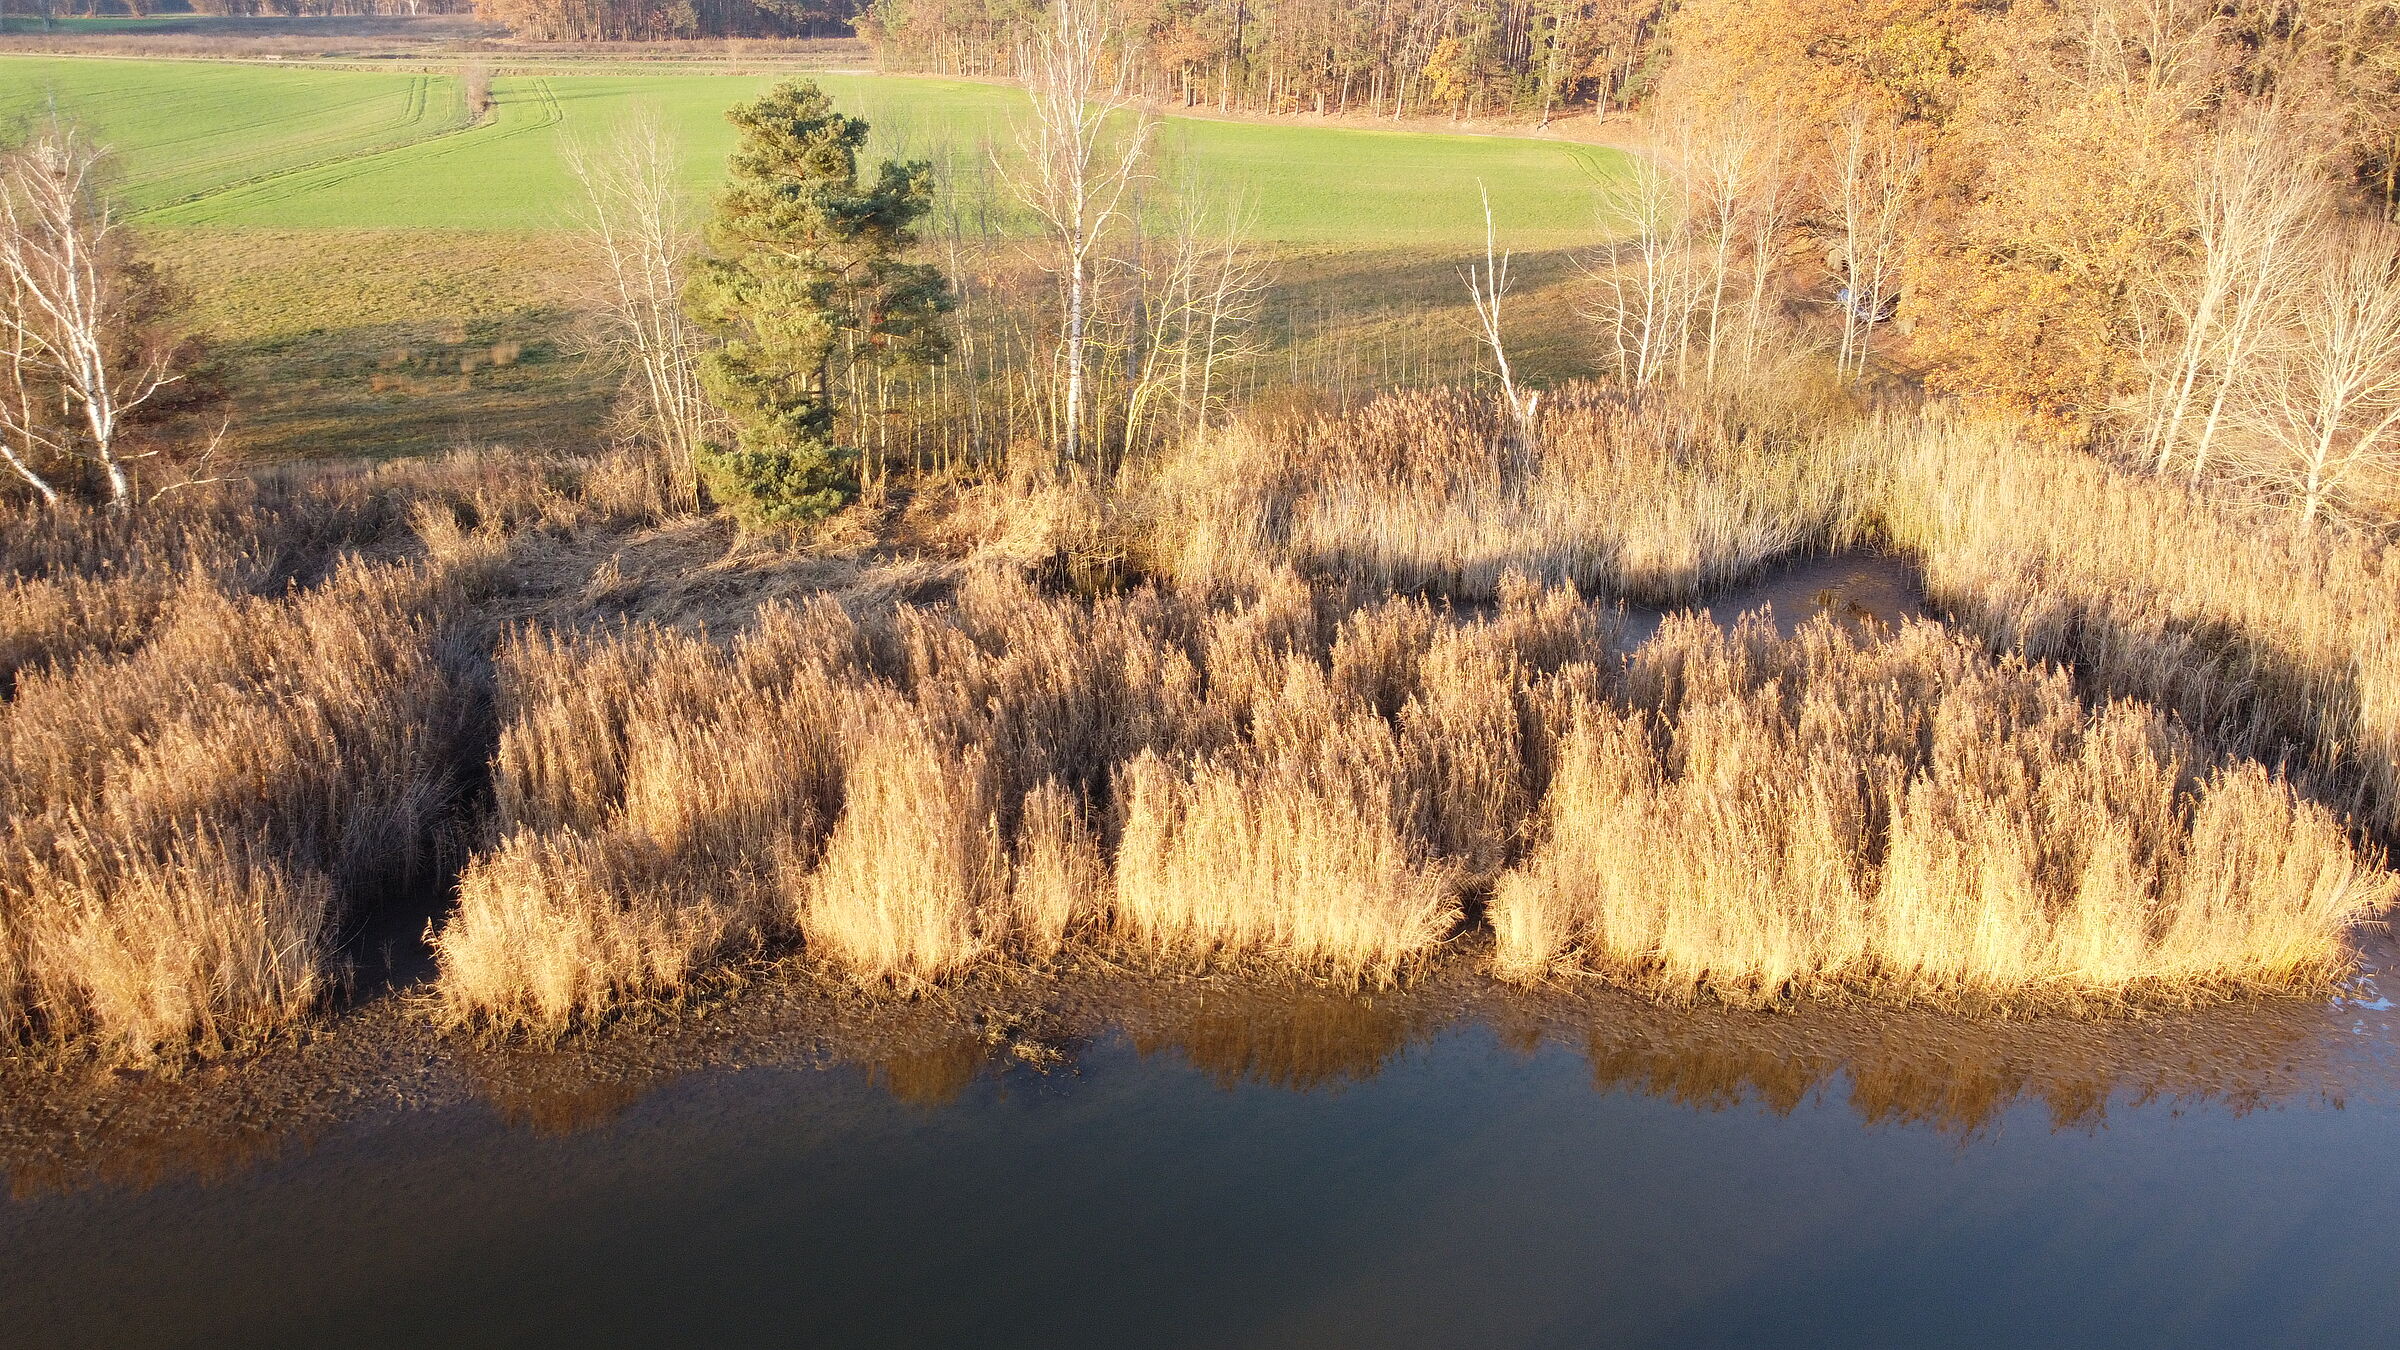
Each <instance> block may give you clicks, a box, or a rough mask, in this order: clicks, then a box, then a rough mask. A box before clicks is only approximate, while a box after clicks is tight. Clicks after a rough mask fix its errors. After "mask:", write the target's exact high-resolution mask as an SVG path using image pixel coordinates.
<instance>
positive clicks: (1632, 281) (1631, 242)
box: [1590, 143, 1692, 389]
mask: <svg viewBox="0 0 2400 1350" xmlns="http://www.w3.org/2000/svg"><path fill="white" fill-rule="evenodd" d="M1677 154H1678V151H1677V150H1676V149H1674V148H1672V147H1669V146H1666V145H1662V144H1655V143H1654V144H1653V145H1652V146H1651V147H1649V148H1648V149H1646V150H1645V151H1644V152H1642V153H1638V154H1636V155H1635V156H1633V159H1632V162H1631V164H1630V165H1629V166H1628V167H1627V170H1626V172H1625V174H1624V176H1623V177H1622V178H1620V179H1618V180H1617V181H1616V182H1615V183H1613V184H1611V185H1610V186H1609V187H1607V188H1605V189H1603V190H1602V192H1601V194H1600V218H1601V227H1602V228H1603V229H1610V230H1615V231H1619V232H1620V234H1619V237H1618V239H1617V240H1616V242H1615V243H1613V244H1612V245H1611V246H1610V247H1609V249H1608V251H1607V253H1606V254H1605V255H1604V256H1603V257H1601V258H1600V259H1599V260H1598V261H1597V262H1596V263H1595V264H1594V265H1593V266H1592V268H1591V269H1590V270H1591V271H1592V272H1593V273H1594V274H1595V277H1596V281H1597V291H1598V302H1597V304H1596V305H1595V307H1594V308H1593V309H1592V311H1591V312H1590V317H1591V318H1592V320H1593V321H1594V322H1596V323H1597V324H1598V325H1599V327H1600V332H1601V340H1602V341H1603V342H1604V343H1605V344H1606V345H1607V347H1608V349H1609V355H1610V356H1611V357H1612V358H1614V360H1615V363H1616V367H1617V379H1618V381H1619V382H1620V383H1622V384H1624V385H1625V387H1626V388H1628V389H1641V388H1645V387H1647V386H1649V385H1651V384H1654V383H1657V382H1659V381H1661V380H1663V379H1665V378H1666V377H1667V376H1668V374H1669V373H1670V371H1671V369H1672V363H1673V362H1674V361H1675V360H1676V359H1677V358H1679V356H1680V344H1681V342H1682V339H1683V336H1684V334H1686V333H1687V332H1688V331H1689V329H1690V313H1691V303H1692V284H1691V258H1690V248H1689V244H1690V238H1689V232H1690V227H1689V222H1690V219H1691V216H1690V213H1689V212H1688V211H1687V210H1686V209H1685V208H1686V205H1687V203H1686V199H1685V198H1686V194H1685V191H1684V182H1683V178H1682V174H1681V172H1680V169H1679V167H1677V166H1678V165H1679V163H1680V161H1679V160H1678V159H1677V158H1676V157H1675V156H1676V155H1677Z"/></svg>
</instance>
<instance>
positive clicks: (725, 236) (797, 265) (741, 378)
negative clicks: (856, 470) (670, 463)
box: [692, 81, 952, 525]
mask: <svg viewBox="0 0 2400 1350" xmlns="http://www.w3.org/2000/svg"><path fill="white" fill-rule="evenodd" d="M726 116H727V117H728V118H729V119H730V120H731V121H732V122H733V124H734V125H735V126H736V127H738V128H740V130H741V142H740V145H739V147H738V148H737V149H736V150H735V151H734V155H733V158H732V161H731V163H730V166H729V167H730V181H729V182H728V183H727V185H726V188H725V191H724V192H723V194H721V195H720V196H719V197H718V199H717V206H716V214H715V216H714V217H713V218H712V219H711V221H710V223H709V241H710V244H711V246H712V248H713V249H714V252H715V256H714V257H712V258H708V259H705V260H703V261H702V263H701V266H700V270H699V274H698V275H697V276H696V277H695V278H694V279H693V286H692V312H693V316H694V317H695V318H697V319H698V320H699V321H700V322H701V323H702V324H703V325H704V326H706V327H707V328H709V329H710V330H711V331H712V332H714V333H715V334H716V335H717V336H718V337H719V338H721V339H722V340H723V345H722V346H720V347H719V348H718V349H717V350H716V351H713V352H711V353H710V354H709V355H708V357H707V358H706V359H705V361H704V362H703V363H702V366H701V371H700V376H701V382H702V384H703V385H704V386H705V387H706V388H707V390H708V393H709V396H710V397H711V398H712V399H714V400H715V402H716V404H717V406H718V407H720V408H721V409H723V410H724V412H725V414H726V415H727V417H729V418H730V419H731V420H732V422H733V424H734V427H735V430H736V433H737V435H736V443H735V444H733V445H731V446H726V445H721V444H710V445H708V446H705V447H703V449H702V451H701V453H700V471H701V474H702V476H703V478H704V479H705V480H706V481H707V483H708V486H709V490H710V492H711V494H712V495H714V496H715V497H716V498H717V499H718V500H719V501H721V502H724V503H725V504H726V505H727V506H729V507H731V508H732V509H733V510H734V511H735V513H736V514H738V515H740V516H742V517H743V518H744V519H745V520H747V521H749V522H751V523H753V524H759V525H780V524H791V523H797V522H804V521H810V520H818V519H822V518H823V517H825V516H827V515H830V514H832V513H833V512H835V511H837V510H840V509H841V507H842V506H843V505H844V504H845V503H847V502H848V501H849V500H850V498H851V497H853V496H854V495H856V493H857V491H858V485H857V482H856V480H855V479H854V477H853V476H852V473H851V468H850V466H851V463H852V462H853V461H854V460H855V458H856V456H855V454H854V453H852V452H850V451H847V450H844V449H841V448H840V447H838V446H836V445H835V444H834V411H835V410H834V391H835V390H836V389H837V388H838V387H839V381H840V378H841V376H842V373H843V371H844V369H845V368H846V367H847V366H848V364H850V363H854V362H864V363H869V364H873V365H878V366H899V365H910V364H925V363H931V362H936V361H940V360H941V359H942V358H943V357H945V356H947V355H948V354H949V348H950V339H949V334H948V332H947V330H946V329H945V327H944V325H943V322H942V316H943V315H944V314H945V313H947V312H948V311H949V309H950V307H951V303H952V299H951V293H950V287H949V283H948V281H947V280H946V279H945V278H944V277H943V276H942V274H941V272H940V271H939V270H938V269H936V268H934V267H932V266H930V265H928V264H925V263H919V262H911V261H908V260H907V255H908V253H909V252H910V251H911V250H912V249H913V248H914V247H915V245H916V242H917V232H916V226H917V222H919V221H920V220H922V219H923V218H924V217H925V214H926V213H927V212H928V211H929V210H931V209H932V205H933V171H932V168H931V166H930V165H927V164H925V163H924V162H922V161H911V162H908V163H899V164H894V163H885V164H882V165H880V166H878V168H877V171H876V174H875V179H874V182H873V183H872V184H866V183H862V182H861V180H860V176H859V165H858V151H859V147H860V146H861V145H862V144H864V143H865V141H866V138H867V124H866V122H865V121H864V120H862V119H860V118H856V117H847V116H844V115H843V114H841V113H839V112H836V111H835V110H834V106H833V100H832V99H830V98H828V97H827V96H826V95H825V93H824V91H822V90H820V89H819V88H817V86H816V85H815V84H814V83H812V82H807V81H799V82H788V83H785V84H782V85H780V86H778V87H776V88H775V89H774V90H773V91H772V92H770V93H768V94H767V95H765V96H764V97H762V98H760V99H759V100H758V101H757V102H755V103H747V104H743V105H741V106H739V107H736V108H734V109H733V110H732V111H731V112H729V113H727V114H726Z"/></svg>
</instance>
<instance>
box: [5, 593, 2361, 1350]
mask: <svg viewBox="0 0 2400 1350" xmlns="http://www.w3.org/2000/svg"><path fill="white" fill-rule="evenodd" d="M1760 599H1765V600H1771V601H1772V603H1773V604H1774V605H1775V608H1776V610H1777V614H1778V616H1779V618H1780V619H1781V620H1783V621H1784V622H1785V623H1787V624H1789V623H1793V622H1797V621H1798V620H1801V619H1804V618H1806V617H1808V616H1809V615H1811V614H1812V613H1817V612H1827V613H1832V614H1835V615H1837V616H1840V617H1842V618H1844V619H1846V620H1865V619H1877V620H1882V621H1887V622H1889V621H1896V620H1898V619H1900V618H1904V617H1909V616H1912V615H1914V614H1917V613H1921V612H1922V610H1921V606H1920V605H1919V603H1918V601H1917V599H1916V592H1915V589H1914V585H1913V579H1912V578H1910V577H1909V576H1908V574H1907V573H1906V572H1905V571H1904V570H1903V569H1901V568H1900V566H1899V565H1898V564H1895V563H1891V562H1888V561H1885V560H1880V559H1873V558H1859V557H1849V558H1834V559H1824V560H1818V561H1815V562H1811V563H1806V564H1801V565H1799V566H1795V567H1792V568H1788V569H1784V570H1783V571H1781V572H1778V573H1776V574H1774V575H1773V576H1771V577H1769V578H1767V579H1766V580H1765V581H1764V582H1762V583H1761V585H1760V586H1759V587H1758V588H1754V589H1753V590H1751V591H1747V592H1745V593H1744V594H1743V595H1742V596H1740V597H1737V598H1734V599H1732V600H1730V601H1721V602H1719V603H1718V604H1717V605H1715V606H1712V607H1711V608H1712V609H1713V610H1714V611H1715V612H1717V613H1718V615H1719V617H1729V615H1730V614H1731V613H1733V612H1738V611H1739V610H1741V609H1746V608H1749V607H1751V606H1752V604H1753V603H1755V602H1756V601H1757V600H1760ZM1655 623H1656V616H1655V615H1642V614H1639V613H1636V614H1633V615H1630V616H1629V627H1631V628H1633V629H1634V630H1635V632H1636V633H1639V632H1644V631H1647V630H1648V629H1649V628H1651V627H1654V626H1655ZM2362 941H2363V943H2364V951H2365V953H2366V962H2365V965H2364V967H2363V969H2362V972H2361V974H2360V975H2359V977H2358V978H2357V979H2355V980H2354V981H2352V982H2351V983H2350V984H2349V985H2348V986H2346V987H2345V988H2344V989H2343V990H2342V991H2341V992H2340V993H2339V994H2338V995H2335V996H2331V997H2326V998H2317V999H2310V1000H2305V1001H2303V1000H2265V1001H2249V1002H2240V1003H2231V1004H2224V1005H2219V1006H2213V1007H2205V1008H2198V1009H2192V1010H2183V1011H2156V1010H2154V1011H2151V1012H2148V1013H2144V1014H2141V1015H2137V1016H2121V1017H2101V1018H2089V1019H2076V1018H2065V1017H2049V1018H2022V1019H2013V1020H2012V1019H2002V1018H1977V1017H1973V1016H1964V1015H1958V1014H1952V1013H1937V1012H1930V1011H1916V1010H1908V1009H1900V1010H1892V1009H1882V1008H1873V1007H1865V1006H1822V1005H1820V1006H1809V1007H1804V1008H1802V1009H1799V1010H1797V1011H1787V1012H1780V1013H1755V1012H1751V1013H1745V1012H1734V1011H1729V1010H1725V1009H1717V1008H1705V1007H1704V1008H1691V1009H1685V1008H1670V1007H1661V1006H1658V1005H1655V1004H1652V1003H1649V1002H1647V1001H1645V1000H1642V999H1639V998H1636V997H1633V996H1630V995H1627V994H1624V993H1622V992H1618V991H1614V990H1610V989H1607V988H1605V987H1601V986H1599V985H1598V984H1596V983H1589V982H1574V983H1569V984H1562V985H1560V986H1557V987H1555V988H1551V989H1547V990H1542V991H1538V992H1535V993H1532V994H1525V993H1520V992H1515V991H1508V990H1502V989H1498V988H1496V987H1494V986H1493V985H1491V983H1490V982H1489V981H1488V980H1486V979H1485V978H1484V977H1483V976H1482V975H1481V974H1480V973H1479V971H1480V966H1481V955H1482V954H1481V953H1480V952H1479V951H1478V950H1477V949H1476V939H1474V938H1471V937H1470V938H1468V939H1466V940H1464V941H1462V942H1461V943H1459V944H1457V950H1455V951H1453V952H1451V953H1449V954H1447V955H1446V956H1444V957H1443V958H1441V959H1440V960H1437V961H1436V962H1435V963H1434V964H1433V966H1432V968H1431V969H1429V970H1427V971H1425V972H1423V973H1422V974H1421V975H1420V977H1419V978H1418V979H1416V980H1415V981H1413V982H1412V983H1410V984H1409V985H1408V986H1407V987H1405V988H1403V989H1401V990H1397V991H1392V992H1388V993H1383V994H1377V995H1371V996H1370V995H1350V994H1344V993H1340V992H1337V991H1333V990H1329V989H1324V988H1317V987H1311V986H1306V985H1294V984H1289V983H1279V982H1277V981H1274V980H1271V979H1262V978H1259V977H1256V976H1245V975H1241V974H1238V973H1226V974H1218V975H1213V976H1208V977H1200V978H1195V977H1179V976H1162V975H1155V974H1145V973H1142V972H1136V971H1128V970H1125V969H1123V968H1120V967H1117V966H1114V965H1111V964H1110V963H1109V961H1108V960H1107V959H1106V958H1105V957H1102V956H1099V955H1085V956H1080V957H1078V958H1077V961H1076V963H1075V964H1072V965H1070V966H1069V967H1068V968H1067V969H1065V970H1062V971H1059V972H1056V973H1054V974H1045V975H1042V976H1038V977H1035V976H1027V975H1024V974H1021V973H1011V972H1006V971H985V972H982V973H979V974H978V975H976V976H974V977H972V978H970V979H968V980H966V981H963V982H962V983H960V984H959V985H957V986H955V987H952V988H947V989H944V990H941V991H938V992H936V993H934V994H931V995H929V996H926V997H923V998H919V999H915V1000H906V1001H902V1000H893V999H889V998H870V997H866V996H862V995H860V994H857V993H856V992H854V991H849V990H846V989H843V988H841V987H839V986H835V985H831V984H828V983H825V982H824V981H823V980H822V979H821V978H819V977H817V976H814V975H812V974H810V973H809V972H808V971H806V970H805V969H804V968H801V967H798V966H796V965H795V966H789V967H786V968H780V969H773V970H761V971H759V972H756V973H755V975H754V978H753V979H752V981H751V983H750V985H749V987H747V988H745V989H743V990H740V991H738V992H736V993H732V994H729V995H726V996H724V997H721V998H720V999H718V1000H717V1001H716V1002H714V1003H712V1004H709V1005H707V1006H706V1007H705V1008H703V1009H697V1010H695V1009H686V1010H684V1011H682V1012H680V1013H677V1014H673V1015H661V1016H658V1017H655V1018H652V1019H649V1020H642V1019H635V1020H632V1021H629V1022H626V1023H621V1024H619V1025H616V1026H614V1027H611V1028H609V1029H607V1030H605V1031H604V1032H602V1033H600V1034H597V1035H594V1036H590V1037H586V1038H583V1039H580V1040H578V1041H575V1042H573V1043H571V1044H569V1045H568V1046H565V1047H562V1048H560V1049H557V1050H541V1049H534V1048H528V1047H523V1046H497V1045H481V1044H476V1043H473V1042H470V1041H466V1040H463V1039H458V1038H444V1037H440V1036H436V1035H434V1034H433V1033H431V1032H430V1031H429V1030H427V1029H426V1027H425V1024H424V1021H423V1019H422V1018H421V1017H419V1016H417V1015H416V1014H415V1013H414V1012H413V1011H412V1010H411V1008H410V1007H409V1006H408V1004H409V998H410V996H409V995H408V994H406V993H405V992H403V993H400V994H397V995H388V996H384V997H381V998H379V999H376V1000H375V1001H373V1002H371V1003H369V1004H368V1005H367V1006H365V1007H363V1008H361V1009H358V1010H355V1011H353V1012H351V1013H348V1014H346V1015H344V1016H343V1017H341V1018H338V1019H336V1020H335V1021H334V1022H332V1023H331V1024H330V1025H329V1026H328V1027H326V1028H324V1029H322V1030H321V1031H320V1032H319V1033H318V1034H315V1035H313V1036H312V1037H309V1038H307V1039H304V1040H302V1041H299V1042H295V1043H292V1044H288V1045H283V1046H279V1047H275V1048H273V1049H270V1050H268V1051H266V1052H264V1053H262V1054H260V1055H258V1056H256V1057H253V1058H251V1059H248V1060H246V1061H243V1062H240V1063H236V1064H229V1065H225V1066H219V1067H213V1068H202V1069H197V1070H193V1071H189V1072H185V1073H181V1074H176V1075H139V1074H121V1073H111V1072H104V1071H97V1070H93V1069H91V1068H88V1067H76V1068H68V1069H58V1068H55V1067H53V1068H36V1067H34V1066H30V1065H23V1064H19V1065H13V1066H0V1173H4V1174H5V1177H6V1181H7V1188H6V1191H5V1198H0V1257H4V1258H5V1259H0V1346H5V1347H10V1348H11V1350H13V1348H14V1347H19V1346H24V1347H47V1346H96V1347H112V1348H114V1347H146V1346H243V1347H275V1346H294V1347H301V1346H310V1347H313V1346H325V1345H343V1346H358V1347H381V1346H394V1347H398V1346H410V1347H414V1346H427V1345H438V1346H514V1345H534V1344H541V1345H548V1344H560V1345H576V1346H603V1345H639V1346H649V1345H685V1344H690V1345H749V1344H804V1345H826V1346H852V1345H876V1346H881V1345H904V1346H917V1345H924V1346H977V1347H982V1346H991V1347H1009V1346H1029V1347H1030V1346H1039V1347H1071V1346H1094V1347H1124V1346H1193V1347H1203V1346H1205V1347H1219V1346H1307V1347H1328V1346H1371V1347H1419V1346H1424V1347H1433V1346H1443V1347H1448V1346H1458V1347H1477V1348H1478V1350H1482V1348H1484V1347H1501V1346H1583V1345H1595V1344H1600V1345H1659V1346H1694V1345H1742V1346H1751V1345H1775V1346H1843V1347H1849V1346H1886V1345H1889V1346H1917V1345H1945V1346H1950V1345H1992V1346H2059V1345H2112V1346H2113V1345H2159V1346H2168V1345H2173V1346H2193V1345H2203V1346H2206V1345H2245V1346H2246V1345H2341V1346H2357V1345H2373V1344H2384V1343H2388V1342H2389V1341H2390V1339H2391V1337H2392V1334H2393V1333H2392V1328H2394V1327H2395V1326H2400V1275H2396V1274H2395V1271H2394V1264H2393V1260H2392V1257H2391V1249H2392V1239H2391V1233H2390V1227H2391V1224H2392V1222H2393V1219H2392V1216H2393V1215H2394V1214H2400V1167H2395V1166H2394V1165H2393V1153H2394V1145H2395V1143H2396V1142H2400V1034H2396V1031H2395V1023H2396V1022H2400V1018H2395V1016H2394V1009H2393V1006H2392V1003H2391V1001H2390V1000H2389V999H2388V998H2387V997H2386V996H2385V994H2384V993H2383V991H2384V990H2387V989H2390V990H2400V956H2396V955H2395V950H2394V948H2393V945H2392V943H2391V942H2390V941H2389V940H2388V939H2385V938H2382V937H2380V936H2369V937H2366V938H2364V939H2362ZM703 1013H704V1014H705V1015H702V1014H703Z"/></svg>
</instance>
